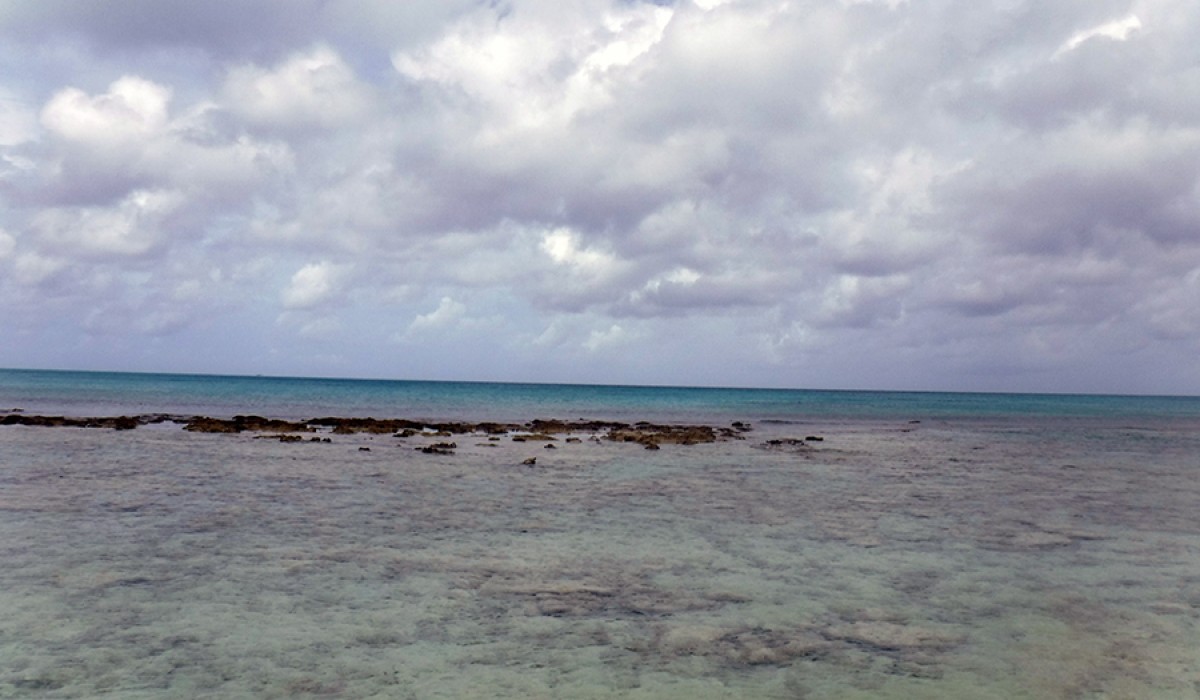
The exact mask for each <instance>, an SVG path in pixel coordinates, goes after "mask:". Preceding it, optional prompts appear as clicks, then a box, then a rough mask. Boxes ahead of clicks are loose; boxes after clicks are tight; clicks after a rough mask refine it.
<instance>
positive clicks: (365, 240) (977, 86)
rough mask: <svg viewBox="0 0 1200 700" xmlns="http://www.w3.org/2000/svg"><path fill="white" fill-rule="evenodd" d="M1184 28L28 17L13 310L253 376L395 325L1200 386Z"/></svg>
mask: <svg viewBox="0 0 1200 700" xmlns="http://www.w3.org/2000/svg"><path fill="white" fill-rule="evenodd" d="M1196 27H1200V9H1197V8H1194V7H1192V6H1191V5H1189V4H1187V3H1182V2H1179V1H1178V0H1137V1H1136V2H1135V1H1131V0H1100V1H1099V2H1092V3H1074V4H1068V5H1062V4H1058V5H1053V6H1052V5H1047V4H1038V3H1025V2H1017V3H994V2H980V3H969V4H962V3H959V4H953V3H951V4H945V3H942V4H938V3H912V2H903V1H892V0H889V1H886V2H873V1H854V2H852V1H849V0H847V1H841V2H832V1H831V2H820V3H807V4H796V3H778V2H768V1H766V0H742V1H739V2H715V1H706V2H674V3H667V2H627V1H624V0H621V1H617V0H581V1H580V2H575V3H556V2H545V1H542V0H513V1H512V2H505V3H480V2H474V1H473V0H461V1H457V0H456V1H452V2H442V3H427V2H412V3H384V2H378V1H376V0H333V1H331V2H322V3H318V2H299V3H296V4H294V5H292V6H289V8H288V10H287V11H286V12H284V11H281V10H280V8H279V6H278V4H277V3H269V2H262V1H260V0H251V1H249V2H244V3H224V2H218V3H193V4H190V5H188V6H186V7H182V6H181V7H173V6H169V4H167V5H163V4H161V3H149V4H147V3H144V2H140V0H122V1H119V2H114V3H108V4H106V7H105V10H104V11H103V12H101V11H99V10H97V9H96V8H94V7H91V6H90V5H89V4H87V3H71V2H65V1H63V2H60V1H59V0H48V1H47V2H44V3H26V4H20V5H19V6H14V7H13V8H12V11H10V12H7V13H4V14H3V16H2V17H0V37H3V38H5V40H6V41H5V42H0V61H2V62H4V63H5V65H11V66H13V70H12V71H10V72H8V73H6V75H5V76H4V77H3V78H0V200H2V206H0V230H3V231H4V236H0V299H4V301H3V302H0V323H4V324H6V325H5V327H6V328H8V327H12V328H14V329H15V330H14V332H18V331H19V332H20V333H23V334H25V335H23V336H22V337H26V336H28V337H38V335H39V334H40V333H47V334H49V333H51V332H53V333H57V334H60V335H61V334H63V333H66V331H64V330H63V329H68V328H74V329H76V330H77V331H78V332H79V333H92V336H94V338H99V337H103V338H107V339H108V340H106V341H104V342H105V343H109V345H103V344H101V345H100V346H97V345H93V346H92V347H93V348H96V347H109V348H111V352H112V353H114V354H115V353H117V352H118V350H117V348H118V347H119V344H118V342H117V339H118V338H119V337H120V336H121V334H122V333H126V334H129V336H130V337H137V336H139V335H147V336H153V337H156V338H173V337H179V338H183V337H188V338H190V339H191V341H192V342H193V343H195V342H198V341H197V338H198V337H200V336H202V335H203V334H204V333H208V332H210V330H209V329H211V328H212V327H214V326H216V325H220V324H227V325H228V326H229V327H230V328H234V327H236V331H233V330H231V331H230V333H235V334H236V336H237V337H236V341H237V344H238V346H239V347H240V348H242V350H243V351H241V352H238V353H229V355H228V356H224V355H222V356H221V357H226V359H224V360H222V361H223V362H227V363H228V366H227V367H225V370H226V371H238V370H239V369H240V370H242V371H250V372H251V373H257V372H265V371H271V368H270V367H265V366H262V365H269V364H272V363H289V362H292V363H294V364H292V365H289V366H293V367H295V368H296V370H297V371H303V370H304V368H319V369H320V371H322V372H323V373H343V374H365V375H371V376H380V375H386V374H388V373H392V372H395V371H397V370H396V369H395V368H394V367H389V366H386V365H385V363H383V361H382V360H380V359H379V358H378V357H373V356H372V355H371V354H370V353H367V352H365V351H360V350H356V349H355V348H356V347H358V346H360V345H369V344H370V343H386V342H388V341H389V340H396V339H397V338H396V334H397V333H399V336H400V339H401V340H403V342H404V343H405V350H406V353H408V354H409V355H410V356H411V358H412V363H413V364H412V365H411V366H412V368H413V371H420V372H423V373H425V374H427V375H429V376H441V377H447V376H449V374H450V371H449V370H445V369H444V368H443V364H442V363H444V364H445V365H446V366H453V367H458V368H462V369H463V371H468V370H469V371H471V372H474V374H473V376H475V377H476V378H489V377H496V378H500V377H503V378H517V379H520V378H522V377H529V376H543V375H542V374H541V372H542V371H543V370H545V371H546V372H548V373H553V375H554V376H556V377H559V378H562V379H566V380H569V379H572V378H575V379H582V380H588V381H593V380H594V381H603V380H612V381H627V380H632V379H633V378H643V379H647V380H651V381H652V380H653V373H654V372H655V371H659V372H661V373H662V376H671V377H674V378H675V379H676V380H678V381H683V382H688V381H692V382H703V383H713V382H716V383H721V379H720V378H721V377H724V376H730V377H733V376H734V375H735V374H736V376H737V377H738V380H739V382H742V383H767V384H789V385H814V384H816V385H822V386H844V385H849V384H854V385H855V386H865V385H875V386H891V387H909V386H920V387H928V388H949V387H958V388H1012V389H1020V388H1028V389H1058V390H1061V389H1103V388H1104V387H1106V386H1108V387H1115V386H1117V384H1116V383H1115V380H1113V379H1112V377H1113V376H1114V374H1115V373H1114V372H1113V368H1114V367H1117V366H1120V365H1121V364H1122V363H1124V362H1132V360H1125V359H1123V358H1127V357H1133V356H1134V355H1136V357H1137V362H1138V363H1140V366H1141V367H1143V368H1152V367H1161V369H1139V370H1138V371H1137V372H1133V371H1132V370H1131V371H1130V372H1128V373H1127V374H1126V376H1128V377H1130V380H1129V383H1122V384H1121V387H1128V386H1134V385H1136V386H1137V387H1141V388H1142V389H1144V390H1164V389H1165V390H1172V391H1175V390H1179V388H1178V387H1184V386H1186V387H1189V389H1188V390H1189V391H1191V390H1195V391H1200V371H1198V370H1195V369H1192V368H1190V367H1189V366H1185V364H1186V363H1185V364H1181V363H1180V362H1179V360H1178V358H1180V357H1188V356H1189V353H1191V354H1194V351H1195V350H1197V349H1200V330H1198V328H1200V323H1198V322H1197V320H1196V316H1195V312H1194V311H1192V309H1194V308H1197V304H1196V303H1195V301H1196V300H1195V298H1194V296H1195V288H1194V287H1195V285H1194V284H1193V282H1194V280H1195V276H1196V274H1197V270H1200V239H1198V238H1197V236H1196V234H1195V232H1196V231H1197V230H1200V165H1198V164H1200V74H1198V73H1197V72H1196V70H1195V65H1194V64H1195V61H1194V47H1195V46H1196V45H1197V40H1198V39H1200V37H1198V36H1197V34H1196V31H1197V30H1196ZM5 236H6V237H5ZM32 304H36V305H37V306H38V307H39V308H48V309H53V310H54V313H55V314H56V321H55V322H54V324H53V326H54V328H53V331H51V330H50V327H51V326H50V324H49V322H46V321H44V320H40V319H38V318H36V317H35V316H34V315H31V314H28V313H25V312H22V311H21V310H20V309H21V308H29V307H30V306H31V305H32ZM87 308H91V311H85V309H87ZM122 315H126V316H129V317H130V318H137V319H142V321H140V322H138V323H132V322H131V323H124V324H122V323H118V322H117V319H119V318H120V317H121V316H122ZM398 319H399V321H398ZM410 319H411V320H410ZM273 321H274V322H273ZM100 329H111V330H110V331H106V332H105V333H101V332H100ZM166 330H169V332H165V331H166ZM155 333H157V334H158V335H154V334H155ZM725 337H728V338H730V340H727V341H726V340H715V339H717V338H725ZM96 342H100V341H96ZM164 342H166V341H164ZM22 347H29V345H27V346H22ZM120 347H124V348H126V349H127V348H128V346H127V345H124V346H120ZM272 349H273V350H274V351H271V350H272ZM13 352H15V351H13ZM4 353H5V350H4V349H3V348H0V364H3V363H9V364H22V365H28V364H36V362H35V361H34V360H33V359H29V358H27V357H18V356H16V355H12V354H10V355H5V354H4ZM693 354H694V355H695V358H694V359H688V360H687V361H686V362H685V361H683V360H680V359H678V358H680V357H683V356H685V355H686V356H687V357H688V358H692V355H693ZM183 355H184V353H182V352H181V353H180V356H183ZM229 358H233V359H229ZM313 358H325V359H322V360H320V361H318V360H316V359H313ZM638 358H642V359H638ZM730 358H736V369H733V368H731V364H732V363H731V361H730ZM313 363H317V364H313ZM326 363H341V364H340V365H336V366H335V365H331V364H326ZM88 364H89V366H93V365H94V364H95V363H93V362H89V363H88ZM339 367H340V369H339ZM181 369H187V368H185V367H181ZM572 372H576V373H579V374H580V375H585V376H576V377H572Z"/></svg>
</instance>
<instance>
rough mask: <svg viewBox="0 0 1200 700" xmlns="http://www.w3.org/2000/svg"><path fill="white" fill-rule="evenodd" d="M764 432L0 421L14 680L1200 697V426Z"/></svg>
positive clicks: (237, 686)
mask: <svg viewBox="0 0 1200 700" xmlns="http://www.w3.org/2000/svg"><path fill="white" fill-rule="evenodd" d="M755 428H756V429H755V430H754V431H753V432H750V433H747V434H746V435H745V438H746V439H745V440H740V441H728V442H717V443H711V444H701V445H689V446H684V445H664V446H663V447H662V449H661V450H655V451H650V450H645V449H642V448H641V446H638V445H633V444H618V443H612V442H606V441H601V442H597V441H594V440H591V439H589V437H590V436H587V435H580V436H578V437H580V438H581V439H582V442H579V443H567V442H565V440H562V439H560V440H558V441H555V442H554V443H553V444H554V445H555V448H556V449H546V448H544V447H543V443H540V442H513V441H512V440H511V439H509V438H508V437H505V438H503V439H501V440H499V441H489V440H488V439H487V437H486V436H483V435H479V436H467V437H464V436H456V437H455V438H454V439H455V441H456V443H457V449H456V450H455V451H454V454H451V455H438V454H432V455H431V454H423V453H421V452H420V451H418V450H417V449H415V448H417V447H420V446H422V445H425V444H427V443H429V442H432V441H434V438H426V437H420V436H418V437H414V438H410V439H407V440H400V439H397V438H394V437H391V436H374V437H368V436H365V435H350V436H343V435H337V436H331V439H332V442H331V443H318V442H307V441H306V442H298V443H283V442H279V441H277V440H269V439H261V438H259V437H256V436H255V435H251V434H237V435H212V434H194V433H188V432H184V431H182V430H180V429H179V427H178V426H177V425H174V424H164V425H159V426H144V427H141V428H138V429H137V430H131V431H119V432H118V431H113V430H102V429H85V428H40V427H5V428H0V562H3V564H2V565H0V660H2V662H0V698H14V697H40V698H85V697H86V698H94V697H114V698H116V697H120V698H170V697H179V698H238V697H253V698H294V697H333V698H418V699H424V698H455V699H460V698H572V699H580V700H584V699H589V698H595V699H600V698H645V699H649V698H656V699H657V698H680V699H686V700H703V699H707V698H739V699H740V698H810V699H833V698H837V699H839V700H841V699H847V698H905V699H913V698H962V699H969V698H995V699H997V700H1000V699H1004V700H1011V699H1014V698H1036V699H1038V700H1041V699H1055V698H1064V699H1067V698H1130V699H1135V698H1136V699H1139V700H1140V699H1147V698H1180V699H1183V698H1188V699H1191V698H1197V697H1198V695H1200V517H1197V512H1196V506H1197V504H1200V479H1198V478H1197V476H1198V470H1200V460H1198V459H1197V455H1200V435H1197V433H1196V432H1194V431H1186V430H1177V429H1166V428H1164V429H1154V428H1145V427H1141V428H1138V427H1131V428H1113V427H1105V428H1103V429H1100V428H1096V427H1089V426H1087V425H1080V426H1077V427H1073V428H1072V427H1066V428H1064V427H1063V426H1051V427H1047V426H1042V425H1037V424H1029V425H1024V426H1014V425H1011V424H1005V425H984V424H970V425H965V426H964V425H953V424H902V425H897V424H883V423H879V424H870V423H857V424H848V425H846V424H843V425H834V424H830V425H811V424H810V425H804V426H793V425H764V426H755ZM814 434H816V435H819V436H821V437H823V438H824V440H822V441H819V442H818V441H812V440H809V441H805V442H803V443H802V442H800V441H797V442H790V441H788V440H787V439H786V438H789V437H795V438H803V437H806V436H809V435H814ZM560 438H561V436H560ZM439 439H444V438H439ZM770 440H779V441H780V442H778V443H777V444H770V443H769V442H768V441H770ZM361 448H367V449H361ZM530 457H534V458H536V464H534V465H525V464H522V461H524V460H525V459H527V458H530Z"/></svg>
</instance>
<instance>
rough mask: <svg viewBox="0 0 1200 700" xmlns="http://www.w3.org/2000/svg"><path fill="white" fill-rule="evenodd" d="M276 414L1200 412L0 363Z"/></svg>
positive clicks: (30, 394) (42, 408) (744, 416)
mask: <svg viewBox="0 0 1200 700" xmlns="http://www.w3.org/2000/svg"><path fill="white" fill-rule="evenodd" d="M12 409H21V410H24V411H27V412H31V413H53V414H66V415H78V416H82V415H120V414H130V413H171V414H186V415H191V414H203V415H212V416H231V415H234V414H237V413H258V414H262V415H269V416H272V417H281V418H311V417H317V416H324V415H337V416H375V417H397V416H402V417H412V418H430V419H433V418H439V419H459V418H463V419H489V420H525V419H530V418H589V419H617V420H621V419H625V420H642V419H645V420H679V421H732V420H754V421H762V420H777V421H797V422H804V421H809V420H829V419H872V420H925V419H939V418H942V419H949V418H954V419H972V418H975V419H987V418H1006V417H1026V418H1028V417H1036V416H1042V417H1047V418H1072V417H1077V418H1115V419H1119V418H1157V419H1186V420H1190V419H1200V397H1176V396H1103V395H1060V394H987V393H951V392H892V391H824V390H805V389H738V388H701V387H645V386H605V385H584V384H509V383H488V382H435V381H405V380H368V379H322V378H304V377H248V376H214V375H195V374H139V373H124V372H76V371H52V370H0V410H12Z"/></svg>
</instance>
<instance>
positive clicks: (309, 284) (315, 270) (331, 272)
mask: <svg viewBox="0 0 1200 700" xmlns="http://www.w3.org/2000/svg"><path fill="white" fill-rule="evenodd" d="M343 273H344V270H343V268H341V267H340V266H338V265H334V264H333V263H330V262H329V261H327V260H322V261H321V262H317V263H310V264H308V265H305V266H304V267H302V268H300V269H299V270H296V272H295V274H293V275H292V279H291V281H290V282H289V283H288V286H287V287H286V288H285V289H284V290H283V296H282V302H283V307H284V308H285V309H290V310H302V309H312V308H314V307H317V306H320V305H321V304H323V303H325V302H327V301H329V300H330V299H332V298H333V297H334V296H336V295H337V294H338V292H339V291H340V290H339V283H340V281H341V277H342V275H343Z"/></svg>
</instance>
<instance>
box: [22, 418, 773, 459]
mask: <svg viewBox="0 0 1200 700" xmlns="http://www.w3.org/2000/svg"><path fill="white" fill-rule="evenodd" d="M166 422H172V423H180V424H183V429H184V430H187V431H190V432H196V433H243V432H254V433H273V434H278V435H272V437H273V438H274V439H278V440H280V441H281V442H298V441H300V437H299V436H297V435H294V434H295V433H315V432H328V433H332V434H334V435H352V434H356V433H364V434H368V435H392V436H394V437H397V438H408V437H413V436H426V437H430V436H436V437H449V436H452V435H470V434H483V435H489V436H496V435H511V436H512V440H513V441H515V442H525V441H544V442H547V443H549V442H553V441H557V440H558V439H559V438H558V437H556V436H569V435H572V434H574V433H583V434H588V435H591V436H593V437H602V438H603V439H607V440H611V441H614V442H628V443H636V444H639V445H643V446H644V447H646V448H647V449H658V447H659V445H663V444H672V445H696V444H701V443H709V442H718V441H723V440H743V439H745V438H744V437H743V433H746V432H748V431H750V430H751V427H750V426H749V425H748V424H746V423H743V422H740V421H739V422H736V423H733V424H732V426H730V427H713V426H709V425H671V424H657V423H648V422H644V421H643V422H638V423H632V424H631V423H621V422H616V421H594V420H578V421H566V420H554V419H543V418H538V419H534V420H531V421H528V422H526V423H496V422H481V423H473V422H467V421H451V422H436V421H420V420H411V419H406V418H348V417H332V416H326V417H321V418H311V419H309V420H302V421H290V420H281V419H278V418H265V417H263V416H256V415H236V416H234V417H232V418H212V417H209V416H174V415H168V414H147V415H138V416H116V417H99V418H70V417H64V416H38V415H27V414H24V413H11V414H8V415H4V416H0V425H29V426H41V427H76V428H110V429H113V430H132V429H134V428H137V427H138V426H141V425H149V424H157V423H166ZM566 440H567V442H572V443H578V442H581V440H580V439H579V438H577V437H568V438H566ZM312 441H313V442H316V441H317V440H312ZM443 449H445V448H443ZM446 451H448V450H446Z"/></svg>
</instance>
